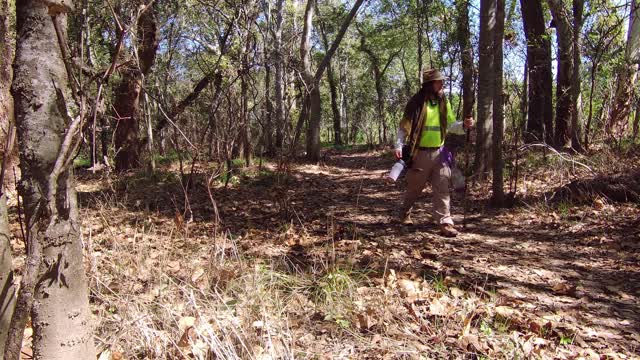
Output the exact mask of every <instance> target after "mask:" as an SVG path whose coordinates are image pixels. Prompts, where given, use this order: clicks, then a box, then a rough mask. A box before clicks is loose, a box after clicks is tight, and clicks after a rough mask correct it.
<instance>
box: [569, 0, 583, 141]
mask: <svg viewBox="0 0 640 360" xmlns="http://www.w3.org/2000/svg"><path fill="white" fill-rule="evenodd" d="M583 13H584V0H573V76H572V83H571V148H572V149H573V150H574V151H577V152H582V150H583V149H582V145H581V140H580V133H581V131H582V96H581V94H582V81H581V80H580V67H581V64H582V60H581V57H580V49H581V47H582V46H581V42H582V40H581V38H580V34H581V33H582V17H583Z"/></svg>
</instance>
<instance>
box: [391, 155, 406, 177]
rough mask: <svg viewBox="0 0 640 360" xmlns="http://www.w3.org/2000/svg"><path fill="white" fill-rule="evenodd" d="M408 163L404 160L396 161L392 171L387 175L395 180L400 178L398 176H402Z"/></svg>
mask: <svg viewBox="0 0 640 360" xmlns="http://www.w3.org/2000/svg"><path fill="white" fill-rule="evenodd" d="M405 166H406V164H405V162H404V161H403V160H398V161H396V163H395V164H393V167H392V168H391V171H390V172H389V175H387V177H388V178H389V179H391V180H393V181H396V180H398V177H400V174H401V173H402V170H404V168H405Z"/></svg>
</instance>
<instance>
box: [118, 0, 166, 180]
mask: <svg viewBox="0 0 640 360" xmlns="http://www.w3.org/2000/svg"><path fill="white" fill-rule="evenodd" d="M142 4H143V5H146V4H149V6H151V8H149V9H147V10H146V11H145V12H144V13H143V14H142V15H141V16H140V18H139V19H138V26H137V36H138V58H139V60H140V63H139V64H138V66H137V67H128V68H127V69H125V70H123V74H122V80H121V82H120V85H119V86H118V88H117V90H116V99H115V102H114V105H113V106H114V108H115V114H114V116H115V117H116V119H117V128H116V131H115V141H114V144H115V147H116V161H115V162H116V170H117V171H125V170H128V169H132V168H136V167H139V166H140V165H141V163H140V150H141V149H140V141H139V140H138V128H139V125H138V122H139V120H140V119H139V117H140V114H139V109H140V92H141V91H142V87H143V85H144V84H143V79H144V77H145V76H146V75H147V74H148V73H149V71H150V70H151V67H152V66H153V64H154V62H155V58H156V51H157V49H158V44H159V41H160V37H159V34H158V28H157V24H156V17H155V10H154V8H153V2H152V1H150V0H143V1H142Z"/></svg>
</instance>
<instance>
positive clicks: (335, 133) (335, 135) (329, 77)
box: [320, 23, 342, 145]
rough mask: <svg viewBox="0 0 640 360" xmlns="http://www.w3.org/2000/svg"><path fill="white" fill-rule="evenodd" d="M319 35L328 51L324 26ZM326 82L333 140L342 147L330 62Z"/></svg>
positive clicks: (321, 25) (336, 90) (334, 84)
mask: <svg viewBox="0 0 640 360" xmlns="http://www.w3.org/2000/svg"><path fill="white" fill-rule="evenodd" d="M320 33H321V35H322V42H323V43H324V47H325V49H327V51H328V50H329V41H328V40H327V32H326V31H325V28H324V24H322V23H321V24H320ZM327 81H328V82H329V93H330V95H331V112H332V113H333V138H334V143H335V144H336V145H342V136H341V127H342V124H341V123H342V121H341V120H342V119H341V118H340V115H341V114H340V109H339V105H338V86H337V84H336V78H335V76H334V73H333V66H332V62H331V61H330V62H329V65H328V66H327Z"/></svg>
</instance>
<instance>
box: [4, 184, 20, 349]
mask: <svg viewBox="0 0 640 360" xmlns="http://www.w3.org/2000/svg"><path fill="white" fill-rule="evenodd" d="M10 239H11V232H10V231H9V219H8V217H7V196H6V195H5V194H4V193H3V194H2V195H0V291H1V292H0V354H4V345H5V342H6V341H7V333H8V332H9V325H10V323H11V316H12V315H13V309H14V306H15V301H16V290H17V289H16V286H15V284H14V277H13V258H12V256H11V244H10Z"/></svg>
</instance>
